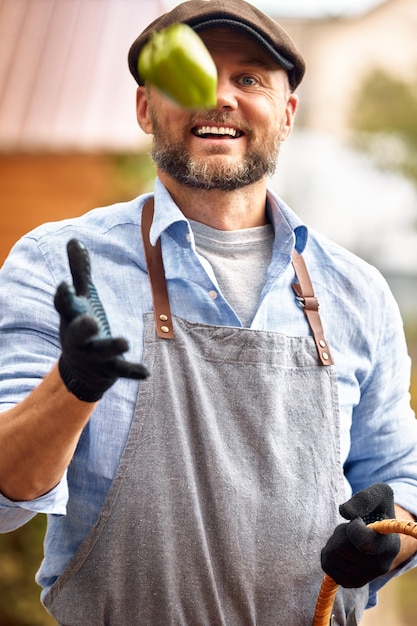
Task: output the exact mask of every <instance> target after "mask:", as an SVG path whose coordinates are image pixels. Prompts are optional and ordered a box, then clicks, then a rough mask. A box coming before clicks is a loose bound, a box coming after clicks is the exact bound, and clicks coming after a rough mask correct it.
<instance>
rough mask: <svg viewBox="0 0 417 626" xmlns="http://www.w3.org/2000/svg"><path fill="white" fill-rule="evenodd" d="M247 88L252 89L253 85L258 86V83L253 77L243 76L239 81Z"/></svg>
mask: <svg viewBox="0 0 417 626" xmlns="http://www.w3.org/2000/svg"><path fill="white" fill-rule="evenodd" d="M239 82H240V83H241V84H242V85H244V86H245V87H252V86H253V85H257V83H258V81H257V80H256V78H254V77H253V76H242V78H241V79H240V81H239Z"/></svg>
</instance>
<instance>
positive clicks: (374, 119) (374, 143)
mask: <svg viewBox="0 0 417 626" xmlns="http://www.w3.org/2000/svg"><path fill="white" fill-rule="evenodd" d="M351 126H352V129H353V139H354V142H355V144H356V145H357V146H359V147H360V148H362V149H364V150H366V151H367V152H368V153H369V154H371V156H372V157H373V158H374V159H375V161H376V163H377V164H378V165H379V166H380V167H382V168H384V169H391V170H394V171H397V172H399V173H401V174H403V175H404V176H406V177H407V178H409V179H410V180H412V181H413V182H414V183H415V184H416V185H417V88H416V87H415V85H414V84H412V83H408V82H405V81H402V80H401V79H399V78H397V77H394V76H392V75H390V74H387V73H386V72H384V71H383V70H381V69H376V70H373V71H372V72H371V73H370V74H369V75H368V76H367V77H366V79H365V80H364V82H363V83H362V85H361V87H360V88H359V90H358V92H357V96H356V98H355V99H354V102H353V106H352V114H351Z"/></svg>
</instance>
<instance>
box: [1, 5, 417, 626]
mask: <svg viewBox="0 0 417 626" xmlns="http://www.w3.org/2000/svg"><path fill="white" fill-rule="evenodd" d="M176 4H179V2H175V1H168V0H166V1H162V0H161V1H158V0H0V198H1V200H0V202H1V212H0V265H1V264H2V263H3V261H4V259H5V258H6V256H7V254H8V251H9V250H10V248H11V247H12V245H13V244H14V242H15V241H16V240H17V239H18V238H19V237H20V236H21V235H22V234H24V233H25V232H27V231H28V230H30V229H31V228H33V227H34V226H37V225H38V224H40V223H43V222H45V221H52V220H58V219H61V218H64V217H68V216H70V215H79V214H82V213H84V212H85V211H88V210H89V209H91V208H93V207H96V206H100V205H104V204H109V203H111V202H116V201H120V200H125V199H130V198H132V197H134V196H136V195H138V194H139V193H141V192H143V191H145V190H150V189H152V185H153V177H154V169H153V166H152V164H151V162H150V159H149V157H148V154H147V153H148V150H149V143H148V138H147V137H146V136H145V135H143V134H142V133H141V131H140V130H139V128H138V126H137V124H136V117H135V89H136V85H135V83H134V80H133V78H132V77H131V76H130V73H129V71H128V69H127V62H126V57H127V51H128V48H129V46H130V44H131V42H132V41H133V40H134V39H135V37H136V36H137V35H138V33H139V32H140V31H141V30H142V29H143V28H144V27H145V26H146V25H147V24H148V23H149V22H150V21H152V20H153V19H155V18H156V17H157V16H158V15H159V14H161V13H163V12H165V11H166V10H169V9H170V8H172V7H173V6H175V5H176ZM253 4H255V5H256V6H258V7H259V8H261V9H262V10H264V11H265V12H266V13H268V14H269V15H270V16H271V17H273V18H276V19H277V20H278V21H279V22H280V23H281V24H282V25H283V26H284V28H286V30H287V31H288V32H289V33H290V35H291V36H292V37H293V39H294V40H295V42H296V43H297V44H298V46H299V48H300V49H301V51H302V52H303V54H304V56H305V59H306V62H307V74H306V77H305V79H304V81H303V83H302V85H301V87H300V88H299V91H298V93H299V96H300V100H301V103H300V108H299V113H298V117H297V122H296V130H295V131H294V133H293V135H292V137H291V138H290V139H289V141H288V142H287V143H286V144H285V145H284V146H283V148H282V151H281V157H280V163H279V167H278V170H277V173H276V174H275V175H274V177H273V179H272V180H271V185H272V187H273V188H274V189H275V190H276V191H277V192H278V193H279V194H280V195H281V196H282V197H283V198H284V199H285V200H286V201H287V202H288V203H289V204H290V205H291V206H292V208H293V209H295V210H296V211H297V212H298V213H299V214H300V216H301V217H302V218H303V219H304V220H305V221H306V222H307V223H308V224H309V225H310V226H311V227H313V228H316V229H318V230H320V231H322V232H323V233H324V234H326V235H328V236H329V237H331V238H332V239H334V240H336V241H338V242H339V243H340V244H342V245H344V246H346V247H348V248H350V249H351V250H352V251H354V252H356V253H358V254H359V255H360V256H362V257H363V258H365V259H366V260H368V261H369V262H371V263H372V264H374V265H376V266H377V267H378V268H379V269H380V270H381V272H382V273H383V274H384V275H385V277H386V278H387V280H388V282H389V284H390V285H391V288H392V290H393V292H394V295H395V296H396V298H397V300H398V302H399V305H400V308H401V311H402V314H403V318H404V324H405V329H406V335H407V341H408V346H409V352H410V355H411V357H412V359H413V362H414V364H416V363H417V314H416V311H417V80H416V79H417V36H416V33H417V3H416V1H415V0H346V1H345V0H327V1H326V0H270V1H268V0H263V1H262V0H259V1H254V2H253ZM411 394H412V401H413V403H414V406H416V403H417V373H416V365H414V367H413V381H412V387H411ZM44 529H45V519H44V518H43V517H42V516H38V517H37V518H35V519H34V520H33V521H32V522H31V523H30V524H27V525H26V526H25V527H24V528H22V529H19V530H17V531H15V532H13V533H10V534H7V535H1V536H0V626H48V624H53V623H54V621H53V620H51V619H50V618H49V617H48V616H47V615H46V613H45V612H44V610H43V609H42V607H41V606H40V603H39V591H40V590H39V588H38V587H37V585H36V583H35V582H34V574H35V572H36V569H37V567H38V565H39V563H40V560H41V558H42V540H43V533H44ZM416 589H417V574H416V573H414V572H410V573H408V574H406V575H404V576H402V577H401V578H399V579H396V580H394V581H392V582H391V583H390V584H389V585H387V586H386V587H385V588H384V590H383V591H382V593H381V594H380V601H379V605H378V607H377V608H375V609H372V610H371V611H369V612H368V613H367V616H366V617H365V618H364V620H363V621H362V623H361V624H362V625H363V626H371V625H372V624H373V625H376V624H378V626H386V625H388V624H389V625H390V626H392V625H393V624H395V626H415V624H416V617H415V615H416V614H417V594H416V592H415V590H416Z"/></svg>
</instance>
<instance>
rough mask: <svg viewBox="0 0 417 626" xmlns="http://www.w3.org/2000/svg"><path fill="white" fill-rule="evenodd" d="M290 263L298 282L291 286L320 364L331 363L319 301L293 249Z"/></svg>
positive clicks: (304, 268) (298, 255) (304, 266)
mask: <svg viewBox="0 0 417 626" xmlns="http://www.w3.org/2000/svg"><path fill="white" fill-rule="evenodd" d="M292 264H293V267H294V271H295V275H296V276H297V280H298V283H294V284H293V285H292V288H293V290H294V292H295V294H296V296H297V299H298V300H299V301H300V302H301V305H302V307H303V310H304V314H305V316H306V318H307V321H308V323H309V325H310V329H311V332H312V333H313V337H314V341H315V344H316V348H317V353H318V355H319V359H320V363H321V364H322V365H333V359H332V357H331V354H330V350H329V346H328V344H327V341H326V339H325V337H324V333H323V327H322V324H321V319H320V315H319V301H318V300H317V298H316V297H315V295H314V290H313V285H312V284H311V280H310V276H309V273H308V271H307V267H306V264H305V262H304V259H303V257H302V256H301V255H300V254H298V252H296V251H295V250H294V252H293V254H292Z"/></svg>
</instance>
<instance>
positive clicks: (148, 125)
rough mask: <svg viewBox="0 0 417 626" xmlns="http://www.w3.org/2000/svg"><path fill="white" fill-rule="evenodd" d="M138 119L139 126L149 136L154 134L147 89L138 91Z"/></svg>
mask: <svg viewBox="0 0 417 626" xmlns="http://www.w3.org/2000/svg"><path fill="white" fill-rule="evenodd" d="M136 117H137V120H138V124H139V126H140V127H141V129H142V130H143V132H145V133H146V134H147V135H151V134H152V132H153V129H152V122H151V118H150V117H149V107H148V93H147V90H146V88H145V87H143V86H142V87H138V88H137V91H136Z"/></svg>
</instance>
